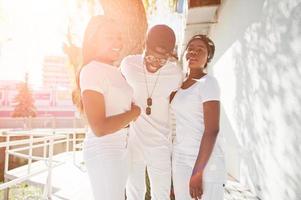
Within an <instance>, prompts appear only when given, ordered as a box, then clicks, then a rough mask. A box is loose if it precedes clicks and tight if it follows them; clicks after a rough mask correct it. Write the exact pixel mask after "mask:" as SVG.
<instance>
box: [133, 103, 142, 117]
mask: <svg viewBox="0 0 301 200" xmlns="http://www.w3.org/2000/svg"><path fill="white" fill-rule="evenodd" d="M131 113H132V114H133V121H136V120H137V118H138V117H139V116H140V113H141V109H140V107H139V106H137V105H136V104H134V103H132V106H131Z"/></svg>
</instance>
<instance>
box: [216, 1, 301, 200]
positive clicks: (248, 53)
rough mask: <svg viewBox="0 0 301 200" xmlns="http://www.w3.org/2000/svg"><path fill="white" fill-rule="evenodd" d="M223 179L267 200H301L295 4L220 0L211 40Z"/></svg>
mask: <svg viewBox="0 0 301 200" xmlns="http://www.w3.org/2000/svg"><path fill="white" fill-rule="evenodd" d="M210 36H211V38H212V39H213V40H214V41H215V43H216V55H215V58H214V60H213V63H212V65H211V68H212V69H211V70H212V72H213V74H214V75H215V76H216V77H217V79H218V81H219V83H220V86H221V90H222V103H223V109H222V128H221V130H222V131H223V133H224V134H225V136H226V141H227V145H226V152H227V161H228V168H229V172H230V173H231V174H232V175H233V176H235V177H236V178H237V179H239V180H240V181H241V182H242V183H244V184H246V185H248V186H249V187H251V189H252V190H253V191H256V192H257V194H259V195H260V197H262V199H266V200H271V199H273V200H278V199H279V200H284V199H290V200H297V199H298V200H300V199H301V170H300V169H301V134H300V133H301V125H300V121H301V104H300V102H301V79H300V77H301V1H300V0H252V1H247V0H224V1H222V5H221V8H220V10H219V17H218V23H217V24H216V25H214V26H213V27H212V29H211V33H210Z"/></svg>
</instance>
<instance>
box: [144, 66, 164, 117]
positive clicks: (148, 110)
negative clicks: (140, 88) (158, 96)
mask: <svg viewBox="0 0 301 200" xmlns="http://www.w3.org/2000/svg"><path fill="white" fill-rule="evenodd" d="M145 68H146V65H145V63H144V62H143V73H144V80H145V85H146V91H147V99H146V105H147V106H146V109H145V113H146V114H147V115H150V114H151V113H152V109H151V106H152V105H153V99H152V96H153V93H154V91H155V88H156V86H157V83H158V80H159V76H160V72H161V70H160V69H159V73H158V75H157V78H156V82H155V85H154V87H153V90H152V92H151V93H149V89H148V84H147V74H146V69H145Z"/></svg>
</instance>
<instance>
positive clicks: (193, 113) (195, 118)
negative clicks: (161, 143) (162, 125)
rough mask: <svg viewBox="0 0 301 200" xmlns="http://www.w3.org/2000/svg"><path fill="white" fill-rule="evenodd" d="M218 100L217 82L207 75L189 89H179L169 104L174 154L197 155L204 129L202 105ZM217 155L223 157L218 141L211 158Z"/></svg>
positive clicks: (218, 140)
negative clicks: (172, 114)
mask: <svg viewBox="0 0 301 200" xmlns="http://www.w3.org/2000/svg"><path fill="white" fill-rule="evenodd" d="M219 100H220V89H219V86H218V83H217V80H216V79H215V78H214V77H213V76H210V75H208V74H207V75H205V76H203V77H202V78H200V79H199V80H197V82H196V83H194V84H193V85H192V86H190V87H189V88H187V89H182V88H180V89H179V90H178V91H177V93H176V95H175V96H174V98H173V100H172V102H171V108H172V110H173V113H174V114H175V119H176V137H175V140H174V145H173V146H174V148H173V150H174V151H175V152H176V153H177V152H179V153H181V154H186V155H195V156H197V155H198V153H199V148H200V143H201V139H202V136H203V133H204V129H205V125H204V114H203V103H205V102H207V101H219ZM220 137H221V136H220V135H219V138H220ZM217 155H218V156H222V155H223V149H222V145H221V141H220V139H217V141H216V143H215V147H214V150H213V152H212V156H217Z"/></svg>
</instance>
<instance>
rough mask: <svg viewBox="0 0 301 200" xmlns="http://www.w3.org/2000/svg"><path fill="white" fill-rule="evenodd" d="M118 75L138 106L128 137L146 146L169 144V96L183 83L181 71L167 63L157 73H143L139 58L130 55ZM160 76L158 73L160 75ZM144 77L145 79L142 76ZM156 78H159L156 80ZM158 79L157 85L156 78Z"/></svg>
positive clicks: (140, 56) (176, 66) (173, 64)
mask: <svg viewBox="0 0 301 200" xmlns="http://www.w3.org/2000/svg"><path fill="white" fill-rule="evenodd" d="M120 68H121V72H122V74H123V75H124V76H125V78H126V80H127V82H128V83H129V84H130V86H131V87H132V88H133V90H134V102H135V103H136V104H137V105H138V106H140V108H141V115H140V117H139V118H138V119H137V120H136V121H135V122H134V123H133V124H131V127H130V135H131V136H132V137H135V139H137V140H138V141H139V142H140V143H142V144H143V145H144V146H145V147H156V146H162V145H169V144H170V134H171V132H170V126H169V96H170V94H171V92H173V91H175V90H177V89H178V88H179V87H180V86H181V84H182V70H181V68H180V67H179V66H178V65H176V64H175V63H172V62H167V63H166V64H165V65H164V66H163V67H162V68H161V69H160V70H159V71H157V72H155V73H150V72H148V71H147V70H146V68H145V66H144V62H143V56H142V55H131V56H127V57H126V58H124V59H123V61H122V63H121V65H120ZM159 73H160V74H159ZM145 75H146V76H145ZM158 76H159V77H158ZM157 77H158V81H157V84H156V86H155V83H156V79H157ZM147 86H148V90H149V93H151V92H152V91H153V88H154V86H155V88H154V91H153V94H152V96H151V98H152V106H151V115H146V113H145V109H146V107H147V98H148V92H147Z"/></svg>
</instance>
